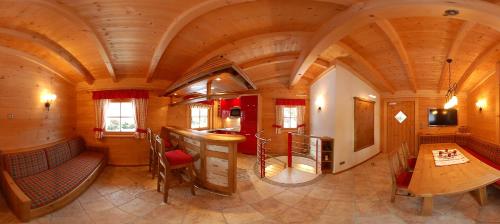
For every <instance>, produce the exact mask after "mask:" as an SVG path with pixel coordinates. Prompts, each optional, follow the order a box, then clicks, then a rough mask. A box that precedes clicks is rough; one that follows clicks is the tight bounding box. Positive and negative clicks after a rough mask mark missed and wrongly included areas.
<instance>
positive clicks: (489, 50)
mask: <svg viewBox="0 0 500 224" xmlns="http://www.w3.org/2000/svg"><path fill="white" fill-rule="evenodd" d="M498 52H500V40H497V41H495V42H494V43H493V44H491V45H490V46H488V47H486V48H485V49H484V51H483V52H481V53H480V54H479V55H478V56H477V57H476V59H474V61H473V62H472V63H471V64H470V65H469V67H467V70H465V72H464V74H462V75H461V76H460V79H459V80H458V82H457V92H459V91H461V90H462V88H463V86H464V83H465V81H467V79H469V77H470V76H471V75H472V73H473V72H474V71H475V70H476V68H477V67H479V66H480V65H481V64H482V63H484V62H485V61H487V60H488V59H490V57H491V56H492V55H493V54H494V53H498Z"/></svg>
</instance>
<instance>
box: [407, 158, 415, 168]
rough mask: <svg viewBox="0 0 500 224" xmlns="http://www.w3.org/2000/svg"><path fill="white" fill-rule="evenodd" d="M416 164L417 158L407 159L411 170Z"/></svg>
mask: <svg viewBox="0 0 500 224" xmlns="http://www.w3.org/2000/svg"><path fill="white" fill-rule="evenodd" d="M416 164H417V158H409V159H408V166H409V167H410V168H411V169H415V165H416Z"/></svg>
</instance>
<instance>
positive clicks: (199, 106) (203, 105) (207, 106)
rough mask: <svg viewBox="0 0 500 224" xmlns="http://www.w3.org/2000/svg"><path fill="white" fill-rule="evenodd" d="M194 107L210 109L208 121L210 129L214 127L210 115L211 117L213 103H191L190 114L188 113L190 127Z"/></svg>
mask: <svg viewBox="0 0 500 224" xmlns="http://www.w3.org/2000/svg"><path fill="white" fill-rule="evenodd" d="M193 108H199V109H208V117H207V119H208V120H207V122H208V123H207V125H208V126H207V127H208V128H209V129H210V128H212V122H211V120H210V117H211V114H210V113H211V112H212V105H209V104H203V103H194V104H191V105H189V114H188V117H189V124H188V126H189V128H191V118H192V116H191V110H192V109H193Z"/></svg>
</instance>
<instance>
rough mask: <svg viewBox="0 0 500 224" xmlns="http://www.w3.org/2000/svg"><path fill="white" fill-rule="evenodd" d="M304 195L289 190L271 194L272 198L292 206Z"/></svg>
mask: <svg viewBox="0 0 500 224" xmlns="http://www.w3.org/2000/svg"><path fill="white" fill-rule="evenodd" d="M304 197H305V196H304V195H302V194H298V193H295V192H293V191H290V190H286V191H283V192H281V193H279V194H277V195H275V196H273V198H274V199H276V200H278V201H279V202H281V203H283V204H286V205H289V206H292V205H295V204H297V203H298V202H299V201H300V200H302V198H304Z"/></svg>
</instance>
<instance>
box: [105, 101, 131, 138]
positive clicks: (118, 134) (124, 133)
mask: <svg viewBox="0 0 500 224" xmlns="http://www.w3.org/2000/svg"><path fill="white" fill-rule="evenodd" d="M112 103H119V104H120V116H119V117H117V116H107V115H106V114H105V115H104V116H105V120H107V119H108V118H119V119H120V125H121V119H122V118H132V119H134V122H135V110H134V109H135V108H134V104H133V100H132V99H112V100H110V101H109V104H108V105H107V106H110V104H112ZM122 103H131V104H132V110H133V111H132V112H133V114H134V115H132V116H131V117H129V116H126V117H124V116H122V111H121V108H122V107H121V104H122ZM135 126H136V128H137V123H135ZM120 130H121V127H120ZM135 132H136V131H135V130H134V131H108V130H107V125H106V126H105V127H104V135H105V136H106V137H133V136H134V134H135Z"/></svg>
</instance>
